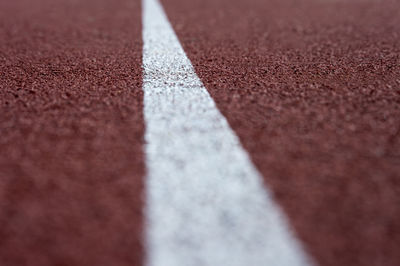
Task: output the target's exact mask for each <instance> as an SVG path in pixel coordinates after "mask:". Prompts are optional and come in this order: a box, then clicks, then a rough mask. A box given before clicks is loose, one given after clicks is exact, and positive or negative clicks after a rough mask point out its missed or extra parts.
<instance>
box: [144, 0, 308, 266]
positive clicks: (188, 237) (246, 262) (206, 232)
mask: <svg viewBox="0 0 400 266" xmlns="http://www.w3.org/2000/svg"><path fill="white" fill-rule="evenodd" d="M143 41H144V48H143V68H144V83H143V87H144V88H143V89H144V116H145V123H146V133H145V141H146V145H145V155H146V163H147V178H146V193H147V194H146V197H147V206H146V209H145V215H146V221H147V225H146V226H147V227H146V248H147V257H146V265H147V266H197V265H198V266H267V265H268V266H275V265H276V266H278V265H279V266H286V265H287V266H300V265H301V266H303V265H311V264H312V263H311V262H310V259H309V257H308V256H307V255H306V254H305V252H304V251H303V250H302V247H301V245H300V243H299V242H298V241H297V240H296V239H295V237H294V236H293V234H292V233H291V232H290V229H289V226H288V224H287V221H286V218H285V216H284V215H283V213H282V211H281V210H280V209H279V207H278V206H277V205H276V204H275V203H274V201H273V200H272V199H271V196H270V193H269V192H268V191H267V190H266V189H265V187H264V186H263V183H262V181H261V176H260V174H259V173H258V172H257V170H256V169H255V167H254V166H253V164H252V163H251V161H250V159H249V157H248V155H247V153H246V152H245V151H244V149H243V148H242V146H241V144H240V142H239V140H238V138H237V136H236V135H235V133H234V132H233V131H232V130H231V129H230V127H229V125H228V123H227V121H226V120H225V118H224V117H223V116H222V115H221V113H220V112H219V111H218V109H217V108H216V106H215V103H214V101H213V100H212V98H211V97H210V96H209V94H208V92H207V90H206V89H205V87H204V85H203V84H202V83H201V81H200V80H199V78H198V77H197V75H196V73H195V72H194V69H193V67H192V65H191V63H190V61H189V59H188V58H187V57H186V55H185V52H184V51H183V49H182V47H181V45H180V43H179V41H178V39H177V37H176V35H175V33H174V31H173V29H172V27H171V25H170V24H169V22H168V19H167V17H166V15H165V13H164V12H163V10H162V7H161V5H160V4H159V2H158V1H157V0H143Z"/></svg>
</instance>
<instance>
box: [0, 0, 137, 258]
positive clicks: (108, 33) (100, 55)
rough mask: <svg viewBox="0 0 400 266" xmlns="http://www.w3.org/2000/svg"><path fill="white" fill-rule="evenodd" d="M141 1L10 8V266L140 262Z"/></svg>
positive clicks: (0, 119)
mask: <svg viewBox="0 0 400 266" xmlns="http://www.w3.org/2000/svg"><path fill="white" fill-rule="evenodd" d="M140 10H141V7H140V1H128V0H116V1H115V0H114V1H108V0H87V1H75V0H73V1H61V0H37V1H30V0H15V1H0V131H1V137H0V151H1V152H0V265H4V266H14V265H15V266H17V265H18V266H23V265H41V266H46V265H49V266H50V265H51V266H54V265H59V266H61V265H66V266H67V265H68V266H71V265H104V266H109V265H140V264H141V261H142V254H143V249H142V241H141V240H142V233H141V232H142V207H143V202H142V195H141V193H142V183H143V176H144V162H143V154H142V144H143V129H144V126H143V118H142V109H143V106H142V88H141V87H142V85H141V80H142V74H141V50H142V42H141V30H142V29H141V22H140V21H141V17H140Z"/></svg>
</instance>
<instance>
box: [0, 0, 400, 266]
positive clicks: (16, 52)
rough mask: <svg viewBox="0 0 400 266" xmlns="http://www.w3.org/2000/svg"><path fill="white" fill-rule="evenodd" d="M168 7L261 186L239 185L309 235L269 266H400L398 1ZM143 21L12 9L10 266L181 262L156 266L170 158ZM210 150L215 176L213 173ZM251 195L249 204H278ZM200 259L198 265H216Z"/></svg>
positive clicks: (4, 212)
mask: <svg viewBox="0 0 400 266" xmlns="http://www.w3.org/2000/svg"><path fill="white" fill-rule="evenodd" d="M161 3H162V5H163V7H164V10H165V12H166V14H167V16H168V20H169V22H170V23H171V25H172V28H173V30H174V31H175V33H176V35H177V37H178V40H179V42H180V44H181V45H182V47H183V50H184V53H183V54H185V55H187V57H188V62H191V64H192V65H193V70H194V71H195V73H196V74H197V76H198V78H199V81H198V82H199V83H197V81H196V83H195V84H197V85H196V86H195V87H199V88H204V92H207V93H206V94H205V95H209V98H207V99H209V100H206V101H207V102H208V101H211V102H215V105H212V106H213V108H214V107H215V110H218V111H216V112H217V116H216V117H217V118H215V116H214V115H213V116H212V117H214V119H217V120H218V119H223V121H225V120H224V119H226V122H227V123H226V124H224V123H225V122H221V123H222V124H223V126H222V127H223V128H224V130H225V129H226V130H228V131H229V132H231V133H229V134H232V136H233V137H232V142H229V141H228V142H229V143H231V144H232V143H233V145H234V146H236V147H237V148H235V151H237V149H239V150H240V151H239V153H240V154H242V151H243V152H244V153H243V154H245V155H239V157H240V158H242V159H240V160H239V161H241V162H243V160H244V161H246V163H245V165H246V167H248V165H251V166H250V168H249V169H252V170H248V171H249V173H251V174H250V176H256V177H259V179H260V181H263V182H260V183H257V182H256V183H254V182H255V181H252V180H253V179H245V180H246V182H244V183H243V186H240V188H241V189H240V191H246V190H245V188H248V187H249V185H248V184H257V185H256V186H254V187H255V190H251V191H252V192H253V193H254V194H256V195H258V193H259V191H261V190H260V189H262V187H264V190H265V191H266V193H267V194H268V195H269V194H270V196H271V197H270V198H269V200H271V201H273V203H272V205H271V206H273V208H272V209H273V210H275V211H272V212H273V213H275V212H276V213H278V215H277V216H278V217H279V218H277V219H273V221H274V222H272V224H276V221H278V222H279V227H277V228H280V229H277V230H278V231H279V232H281V230H282V232H284V233H282V234H283V235H284V236H288V237H287V238H286V237H283V238H282V237H281V236H280V239H289V240H287V241H291V242H290V243H295V244H293V245H292V244H291V245H289V246H290V247H294V248H293V249H292V248H289V249H287V250H297V251H296V252H295V253H279V252H282V250H285V249H284V248H283V249H281V248H279V249H276V245H272V248H270V249H268V248H267V247H266V249H265V250H266V252H268V250H271V249H272V250H273V249H274V247H275V249H276V250H278V251H279V252H278V253H273V254H275V257H274V256H272V259H271V260H272V262H275V264H276V265H287V264H284V262H282V263H281V264H280V263H279V262H280V261H282V260H281V259H282V256H283V255H282V254H292V255H291V258H295V261H296V262H299V261H301V258H303V259H304V258H306V259H305V261H308V262H306V264H307V265H308V264H315V265H321V266H329V265H332V266H336V265H349V266H350V265H351V266H353V265H355V266H363V265H373V266H375V265H376V266H378V265H379V266H380V265H385V266H386V265H388V266H392V265H393V266H395V265H399V264H400V253H399V251H398V249H399V248H398V247H399V246H400V222H399V221H400V208H399V206H400V174H399V173H400V58H399V57H400V16H399V10H400V3H399V2H398V1H396V0H352V1H344V0H304V1H294V0H269V1H265V0H264V1H262V0H234V1H233V0H191V1H183V0H161ZM142 18H143V12H142V3H141V2H140V1H138V0H114V1H111V0H96V1H95V0H85V1H77V0H70V1H66V0H37V1H30V0H14V1H8V0H0V265H5V266H19V265H21V266H23V265H29V266H31V265H34V266H36V265H40V266H41V265H43V266H47V265H60V266H61V265H65V266H67V265H68V266H75V265H84V266H86V265H107V266H109V265H115V266H118V265H121V266H125V265H154V266H163V265H166V266H170V265H171V266H180V265H177V264H176V263H175V264H174V263H168V261H167V260H166V259H163V260H162V261H161V262H159V263H153V262H152V260H151V258H153V256H155V254H157V253H156V252H153V251H152V250H154V249H153V247H154V246H152V244H151V243H152V242H151V241H150V240H149V239H152V238H151V237H150V236H151V233H149V230H150V229H149V228H153V227H152V226H151V225H152V222H150V221H149V217H148V216H149V213H150V212H149V208H150V207H149V205H150V206H153V205H151V204H149V203H150V202H149V199H151V197H150V193H149V187H150V184H151V183H149V177H153V176H154V175H153V174H152V169H155V170H158V169H163V168H161V167H163V165H164V164H161V163H159V164H160V165H159V167H160V168H158V167H157V163H158V162H159V161H157V160H159V159H157V160H156V161H153V164H152V165H154V167H153V166H151V164H150V163H149V158H150V155H151V152H150V153H149V150H148V148H149V147H151V146H150V145H151V144H152V143H155V142H153V141H151V142H150V143H149V138H148V137H146V136H148V134H149V132H151V131H150V130H151V127H150V126H149V125H150V124H149V119H148V116H147V115H146V113H145V112H146V110H148V109H146V106H149V105H146V106H145V103H146V100H145V96H146V95H145V89H146V86H144V85H145V84H144V80H145V81H146V79H145V77H146V76H145V73H144V70H143V67H144V69H146V65H144V66H143V63H145V60H146V58H144V57H145V56H146V53H143V52H142V51H143V46H144V41H145V37H146V36H145V34H144V32H143V27H144V26H145V25H143V23H142V22H144V20H142ZM158 18H159V16H157V18H155V19H158ZM189 60H190V61H189ZM158 62H164V63H165V62H170V61H165V60H164V61H163V60H162V58H160V61H158ZM172 62H175V61H172ZM185 62H186V61H185ZM154 64H157V63H154ZM162 67H163V66H160V67H156V68H155V69H163V68H162ZM171 69H173V67H172V66H171ZM189 69H190V68H189ZM185 71H187V69H186V70H185ZM185 73H186V74H187V72H185ZM186 74H184V75H183V76H184V78H187V77H186V76H187V75H186ZM185 75H186V76H185ZM194 76H196V75H194ZM177 77H179V73H178V72H177ZM164 78H165V77H164ZM177 80H178V81H180V80H179V79H177ZM184 80H187V79H184ZM147 81H148V80H147ZM162 81H163V80H162ZM167 81H168V80H167ZM157 82H158V81H157ZM199 84H201V85H199ZM167 85H168V82H167ZM152 87H155V86H152ZM156 87H157V86H156ZM196 99H197V98H195V101H194V102H196ZM202 99H203V98H202ZM188 100H192V99H191V98H188ZM179 103H181V102H179ZM195 106H196V105H195ZM151 110H153V109H151ZM194 112H196V110H194ZM199 113H200V114H201V113H202V112H199ZM171 117H172V118H173V119H174V118H175V117H176V116H175V115H174V116H169V117H168V116H167V118H168V119H170V118H171ZM189 117H190V115H189ZM173 121H175V120H173ZM218 121H219V120H218ZM189 122H190V121H189ZM189 125H191V124H190V123H189ZM193 125H194V126H193V127H197V126H198V123H193ZM190 129H191V128H189V129H188V130H186V131H189V132H190ZM186 131H185V132H186ZM205 131H206V130H205ZM224 132H225V131H224ZM208 135H210V134H208ZM205 136H207V135H202V139H203V141H204V140H207V139H208V138H206V137H205ZM212 136H213V135H212ZM224 136H225V135H224ZM172 138H173V137H171V139H172ZM216 139H218V138H216ZM228 139H230V138H228ZM211 140H212V141H214V138H211ZM235 140H237V141H238V142H236V141H235ZM161 143H163V142H161ZM173 143H177V144H176V145H179V144H180V143H184V142H180V141H179V138H176V140H175V139H174V142H173ZM207 143H210V142H207ZM213 143H214V142H213ZM215 143H217V144H218V143H219V142H218V141H216V142H215ZM217 144H216V145H217ZM174 145H175V144H174ZM207 145H208V144H205V146H207ZM210 145H211V144H210ZM213 145H214V144H213ZM217 146H218V145H217ZM166 147H167V146H166ZM201 147H203V146H201ZM224 147H225V146H224ZM222 150H223V149H222ZM167 151H168V150H167ZM163 152H164V150H163ZM157 154H162V152H161V153H159V152H158V151H157V152H156V155H157ZM177 154H178V153H177V152H174V153H173V154H172V155H171V156H178V155H177ZM235 154H236V153H235ZM189 156H192V155H191V154H189ZM193 156H194V155H193ZM247 156H248V157H247ZM156 158H162V156H159V157H157V156H156ZM177 158H181V157H179V156H178V157H177ZM183 158H184V159H188V158H189V159H190V157H188V156H184V157H183ZM193 158H196V157H193ZM202 158H204V157H202ZM211 158H214V157H212V156H211V155H210V160H208V161H207V159H203V160H204V162H205V164H206V165H205V166H203V165H201V167H203V168H201V169H206V170H207V171H211V172H212V171H213V169H215V168H216V167H214V168H213V167H211V168H210V169H211V170H210V169H208V168H207V166H210V165H211V166H212V165H214V164H215V161H213V164H212V163H211ZM218 158H219V157H218ZM234 158H237V157H236V156H235V157H234ZM243 158H244V159H243ZM246 158H248V160H247V159H246ZM188 161H189V160H188ZM196 162H198V160H196ZM178 164H179V162H178ZM232 165H235V164H234V163H232ZM152 167H153V168H152ZM182 167H184V166H182ZM219 167H220V168H222V170H218V171H216V172H219V173H221V172H224V169H231V166H230V164H229V163H227V164H219ZM253 167H254V168H253ZM182 169H183V168H182ZM246 169H247V168H246ZM226 171H228V170H226ZM246 171H247V170H246ZM228 172H229V171H228ZM212 173H213V172H212ZM177 176H179V173H177V174H176V175H173V174H171V177H177ZM200 176H201V175H200ZM246 176H248V175H246ZM190 177H193V175H190ZM200 180H202V179H200ZM248 180H250V181H248ZM254 180H255V179H254ZM198 181H199V180H197V179H196V182H198ZM177 182H178V184H180V182H179V180H178V181H177ZM233 183H234V182H232V184H233ZM190 184H192V183H191V182H188V185H187V186H186V187H187V188H190V187H191V185H190ZM213 184H214V185H218V184H221V183H211V185H213ZM232 184H231V182H229V181H228V182H227V183H226V184H225V185H224V186H223V187H227V186H228V187H230V186H231V185H232ZM183 187H184V188H185V189H186V187H185V186H183ZM161 188H164V186H161ZM195 188H196V187H195ZM194 191H196V189H195V190H194ZM204 191H205V193H207V191H211V192H210V195H211V196H210V197H211V198H213V196H214V197H215V194H213V193H217V192H218V193H221V194H222V195H227V191H225V190H224V189H222V190H221V189H220V190H214V188H213V187H211V186H210V187H209V189H208V187H206V189H205V190H204ZM254 191H256V192H254ZM174 192H175V190H172V192H171V193H172V194H171V195H175V194H176V193H174ZM184 192H185V190H184ZM249 198H250V199H253V197H249ZM168 199H169V198H168V197H167V198H166V199H165V202H164V204H166V205H165V206H175V205H172V203H171V204H170V203H169V202H168ZM234 199H237V197H236V198H235V197H234ZM246 199H247V198H246ZM255 199H256V200H250V201H246V203H249V202H250V203H251V204H250V205H244V206H245V209H246V210H247V209H250V210H254V209H256V207H257V206H264V205H263V204H266V203H265V202H264V200H259V198H258V197H257V196H255ZM171 202H172V201H171ZM253 202H255V203H257V204H259V202H261V203H260V204H261V205H257V206H255V205H254V204H253ZM263 202H264V203H263ZM267 202H270V201H267ZM222 203H224V201H222ZM190 204H192V202H187V205H183V206H192V205H190ZM226 204H227V205H226V206H230V208H228V209H231V210H236V209H240V208H241V207H240V206H238V205H237V204H234V205H229V204H232V201H229V202H226ZM239 204H241V203H240V202H239ZM199 206H200V205H199ZM218 206H225V205H223V204H222V205H218ZM265 206H267V205H265ZM268 206H269V205H268ZM161 209H164V208H161ZM150 210H151V208H150ZM205 210H207V214H204V215H203V213H200V214H199V213H198V212H196V210H193V209H188V210H186V211H187V212H188V213H189V215H194V214H195V215H199V217H204V216H206V215H209V213H208V209H205ZM249 213H251V212H249ZM254 213H256V214H257V215H258V214H259V212H254ZM261 213H262V212H261ZM267 215H268V214H267ZM206 217H209V216H206ZM245 217H253V216H252V215H250V216H245ZM254 217H255V216H254ZM268 217H270V216H268ZM282 217H283V218H282ZM162 218H165V217H163V216H161V218H160V219H157V222H159V221H161V222H160V223H161V226H163V225H165V232H166V234H168V232H169V231H168V230H169V229H170V228H171V227H170V226H168V225H171V223H167V222H166V223H164V222H163V221H162ZM228 220H229V219H228ZM169 221H171V220H169ZM172 221H173V220H172ZM243 221H245V222H246V223H247V222H249V221H246V219H245V220H243ZM248 224H252V223H251V221H250V222H249V223H248ZM248 224H247V226H244V228H250V231H251V230H252V228H263V227H262V225H260V226H261V227H253V226H251V227H249V226H248ZM254 224H256V225H257V226H259V225H258V223H254ZM261 224H263V223H262V222H261ZM172 225H174V224H173V223H172ZM245 225H246V224H245ZM175 226H177V225H175ZM194 226H195V222H193V224H184V225H182V231H185V230H186V231H187V228H195V227H194ZM161 228H162V227H161ZM282 228H283V229H282ZM193 232H195V233H196V232H198V230H193ZM210 232H214V231H213V228H210ZM257 232H258V231H256V233H257ZM273 232H276V230H273ZM161 233H163V232H162V230H161ZM258 233H259V235H260V239H265V237H264V236H265V235H267V234H266V231H264V230H260V232H258ZM158 235H159V234H158ZM205 235H207V234H205ZM209 235H210V236H209V237H208V238H207V239H208V240H209V239H212V237H213V234H209ZM245 235H248V234H245ZM278 235H279V234H278ZM214 237H215V236H214ZM263 237H264V238H263ZM228 238H229V236H227V239H228ZM155 239H158V238H155ZM220 239H223V238H217V239H215V241H214V242H213V243H218V241H219V240H220ZM232 239H234V241H241V240H240V239H239V240H238V239H237V238H236V239H235V238H234V237H232ZM268 239H271V238H268ZM242 240H243V239H242ZM185 241H186V242H185V244H186V246H187V244H188V243H189V244H190V243H192V242H191V241H192V239H185ZM287 241H286V240H285V243H287ZM221 243H222V242H221ZM241 243H242V242H240V243H238V244H237V245H236V244H235V245H234V246H235V247H237V246H239V247H240V245H241ZM243 243H244V242H243ZM256 243H264V242H262V241H261V242H256ZM272 243H274V242H272ZM158 244H159V245H161V247H168V245H169V244H170V243H168V242H164V244H163V243H158ZM250 244H252V243H250ZM260 245H261V244H260ZM254 246H255V247H256V248H257V245H255V244H254ZM258 248H262V246H259V247H258ZM167 250H168V249H167ZM191 250H193V248H192V249H191ZM222 250H225V251H226V250H228V251H229V249H226V247H221V245H216V246H215V247H214V249H213V251H214V254H221V252H222ZM202 251H203V250H201V249H200V250H199V254H203V253H202ZM185 252H186V251H185ZM283 252H286V251H283ZM171 253H172V254H173V252H169V253H168V254H171ZM182 253H183V252H179V251H178V252H176V256H175V257H179V256H180V255H182ZM206 254H207V253H206ZM210 254H211V255H212V253H208V255H210ZM255 254H256V253H255ZM277 254H278V255H277ZM279 254H281V255H279ZM293 254H297V255H293ZM299 254H300V255H299ZM232 256H234V254H232ZM240 257H243V256H240ZM164 258H165V257H164ZM168 258H169V257H168ZM307 258H308V259H307ZM196 259H197V264H195V263H196V260H193V257H192V259H191V260H189V259H188V263H187V265H188V266H191V265H210V264H206V263H207V262H206V260H205V261H204V259H205V258H204V257H203V258H202V257H200V258H196ZM256 259H257V258H256ZM154 261H157V260H156V259H154ZM210 261H211V262H212V260H210ZM248 261H249V260H248ZM255 261H257V260H255ZM260 261H261V262H263V261H265V260H260ZM152 263H153V264H152ZM235 263H237V262H236V261H235ZM292 265H294V264H292Z"/></svg>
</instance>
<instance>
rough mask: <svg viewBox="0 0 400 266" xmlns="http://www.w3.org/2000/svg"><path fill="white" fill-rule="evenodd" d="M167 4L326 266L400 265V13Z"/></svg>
mask: <svg viewBox="0 0 400 266" xmlns="http://www.w3.org/2000/svg"><path fill="white" fill-rule="evenodd" d="M162 2H163V4H164V6H165V9H166V12H167V14H168V16H169V19H170V21H171V23H172V25H173V26H174V29H175V31H176V32H177V35H178V37H179V38H180V41H181V43H182V45H183V47H184V49H185V51H186V53H187V54H188V56H189V58H190V59H191V61H192V63H193V64H194V67H195V69H196V72H197V74H198V75H199V77H200V78H201V79H202V81H203V83H204V84H205V86H206V88H207V89H208V90H209V92H210V93H211V95H212V96H213V98H214V100H215V101H216V103H217V105H218V107H219V108H220V110H221V111H222V113H223V114H224V115H225V116H226V117H227V119H228V121H229V123H230V125H231V127H232V128H233V129H234V130H235V131H236V133H237V134H238V135H239V137H240V139H241V141H242V143H243V145H244V146H245V148H246V149H247V150H248V151H249V152H250V155H251V156H252V159H253V161H254V162H255V164H256V165H257V167H258V168H259V169H260V171H261V172H262V173H263V175H264V177H265V181H266V183H268V185H269V186H270V187H272V189H273V191H274V193H275V197H276V199H277V200H278V202H279V203H281V204H282V206H283V207H284V209H285V210H286V212H287V213H288V215H289V217H290V218H291V222H292V225H293V226H294V227H295V228H296V230H297V232H298V234H299V235H300V237H301V239H302V240H303V241H304V242H305V243H306V245H307V247H308V250H309V251H310V252H311V254H312V255H313V256H315V258H316V259H317V261H318V262H319V263H320V265H321V266H327V265H332V266H333V265H335V266H336V265H353V266H354V265H360V266H361V265H393V266H394V265H399V264H400V254H399V252H398V247H399V245H400V231H399V230H400V229H399V228H400V222H399V221H400V209H399V207H398V206H399V204H400V193H399V192H400V183H399V182H400V176H399V173H400V133H399V132H400V59H399V55H400V49H399V47H400V34H399V33H400V16H399V15H398V10H400V3H399V2H398V1H390V0H389V1H373V0H371V1H367V0H366V1H322V0H306V1H291V0H279V1H278V0H271V1H262V0H237V1H230V0H218V1H214V0H193V1H180V0H163V1H162Z"/></svg>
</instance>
